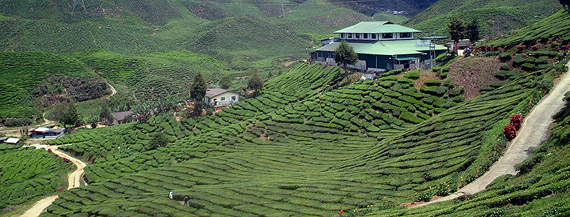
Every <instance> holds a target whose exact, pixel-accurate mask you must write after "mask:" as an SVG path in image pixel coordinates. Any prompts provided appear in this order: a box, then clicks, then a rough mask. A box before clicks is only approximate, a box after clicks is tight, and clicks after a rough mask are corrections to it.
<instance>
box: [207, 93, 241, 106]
mask: <svg viewBox="0 0 570 217" xmlns="http://www.w3.org/2000/svg"><path fill="white" fill-rule="evenodd" d="M238 102H239V94H238V93H236V92H233V91H229V90H226V89H222V88H214V89H208V90H207V91H206V96H205V97H204V103H206V104H208V105H210V106H212V107H219V106H226V105H233V104H235V103H238Z"/></svg>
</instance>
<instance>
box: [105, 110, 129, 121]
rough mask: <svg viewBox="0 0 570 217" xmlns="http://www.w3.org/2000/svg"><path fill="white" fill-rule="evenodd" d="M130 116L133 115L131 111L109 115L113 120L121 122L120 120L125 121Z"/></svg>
mask: <svg viewBox="0 0 570 217" xmlns="http://www.w3.org/2000/svg"><path fill="white" fill-rule="evenodd" d="M132 114H134V112H133V111H125V112H115V113H111V116H113V119H115V120H117V121H122V120H125V119H126V118H127V116H130V115H132Z"/></svg>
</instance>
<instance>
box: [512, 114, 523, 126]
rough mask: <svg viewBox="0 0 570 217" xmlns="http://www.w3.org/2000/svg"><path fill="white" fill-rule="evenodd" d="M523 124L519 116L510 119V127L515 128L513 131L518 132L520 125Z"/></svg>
mask: <svg viewBox="0 0 570 217" xmlns="http://www.w3.org/2000/svg"><path fill="white" fill-rule="evenodd" d="M522 122H523V118H522V116H521V115H519V114H515V115H513V116H512V117H511V125H513V126H514V127H515V129H517V130H519V129H520V128H521V124H522Z"/></svg>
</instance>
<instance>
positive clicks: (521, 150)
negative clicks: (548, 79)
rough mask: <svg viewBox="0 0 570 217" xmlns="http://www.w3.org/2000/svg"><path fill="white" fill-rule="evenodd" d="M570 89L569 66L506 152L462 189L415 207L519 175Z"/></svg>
mask: <svg viewBox="0 0 570 217" xmlns="http://www.w3.org/2000/svg"><path fill="white" fill-rule="evenodd" d="M569 65H570V63H569ZM569 65H566V66H569ZM568 91H570V68H569V72H568V73H566V74H565V75H564V76H563V77H562V78H561V79H560V81H559V82H558V84H556V86H554V88H552V90H551V91H550V93H549V94H548V95H546V96H544V98H542V100H541V101H540V102H539V103H538V105H536V106H535V107H534V109H533V110H532V111H531V112H530V113H529V115H528V116H527V117H526V118H525V120H524V123H523V125H522V127H521V129H520V131H519V132H518V136H517V137H516V138H515V139H514V140H513V141H512V143H511V144H510V146H509V147H508V148H507V151H506V152H505V154H503V156H501V158H499V160H498V161H497V162H495V163H494V164H493V165H492V166H491V168H489V170H488V171H487V172H486V173H485V174H483V176H481V177H479V178H478V179H476V180H475V181H473V182H472V183H469V184H468V185H466V186H465V187H463V188H461V189H459V190H458V191H457V192H456V193H454V194H451V195H449V196H446V197H442V198H439V199H437V200H433V201H430V202H427V203H423V204H420V205H418V206H415V207H420V206H425V205H429V204H432V203H437V202H441V201H447V200H453V199H455V198H457V197H459V196H461V195H465V194H475V193H478V192H481V191H483V190H485V188H486V187H487V185H489V184H490V183H491V182H492V181H493V180H495V179H496V178H498V177H500V176H503V175H507V174H512V175H515V174H517V172H518V171H516V170H515V165H516V164H518V163H520V162H523V161H524V160H525V159H527V158H528V157H530V155H532V149H534V148H536V147H538V146H539V145H540V144H542V143H543V142H544V141H545V140H546V139H547V136H548V129H549V128H550V125H551V124H552V123H553V119H552V116H553V115H555V114H556V113H558V112H559V111H560V110H561V109H562V108H563V107H564V94H565V93H566V92H568Z"/></svg>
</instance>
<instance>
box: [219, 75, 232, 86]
mask: <svg viewBox="0 0 570 217" xmlns="http://www.w3.org/2000/svg"><path fill="white" fill-rule="evenodd" d="M231 86H232V77H230V76H229V75H226V76H224V77H222V79H220V87H222V88H224V89H229V88H230V87H231Z"/></svg>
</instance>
